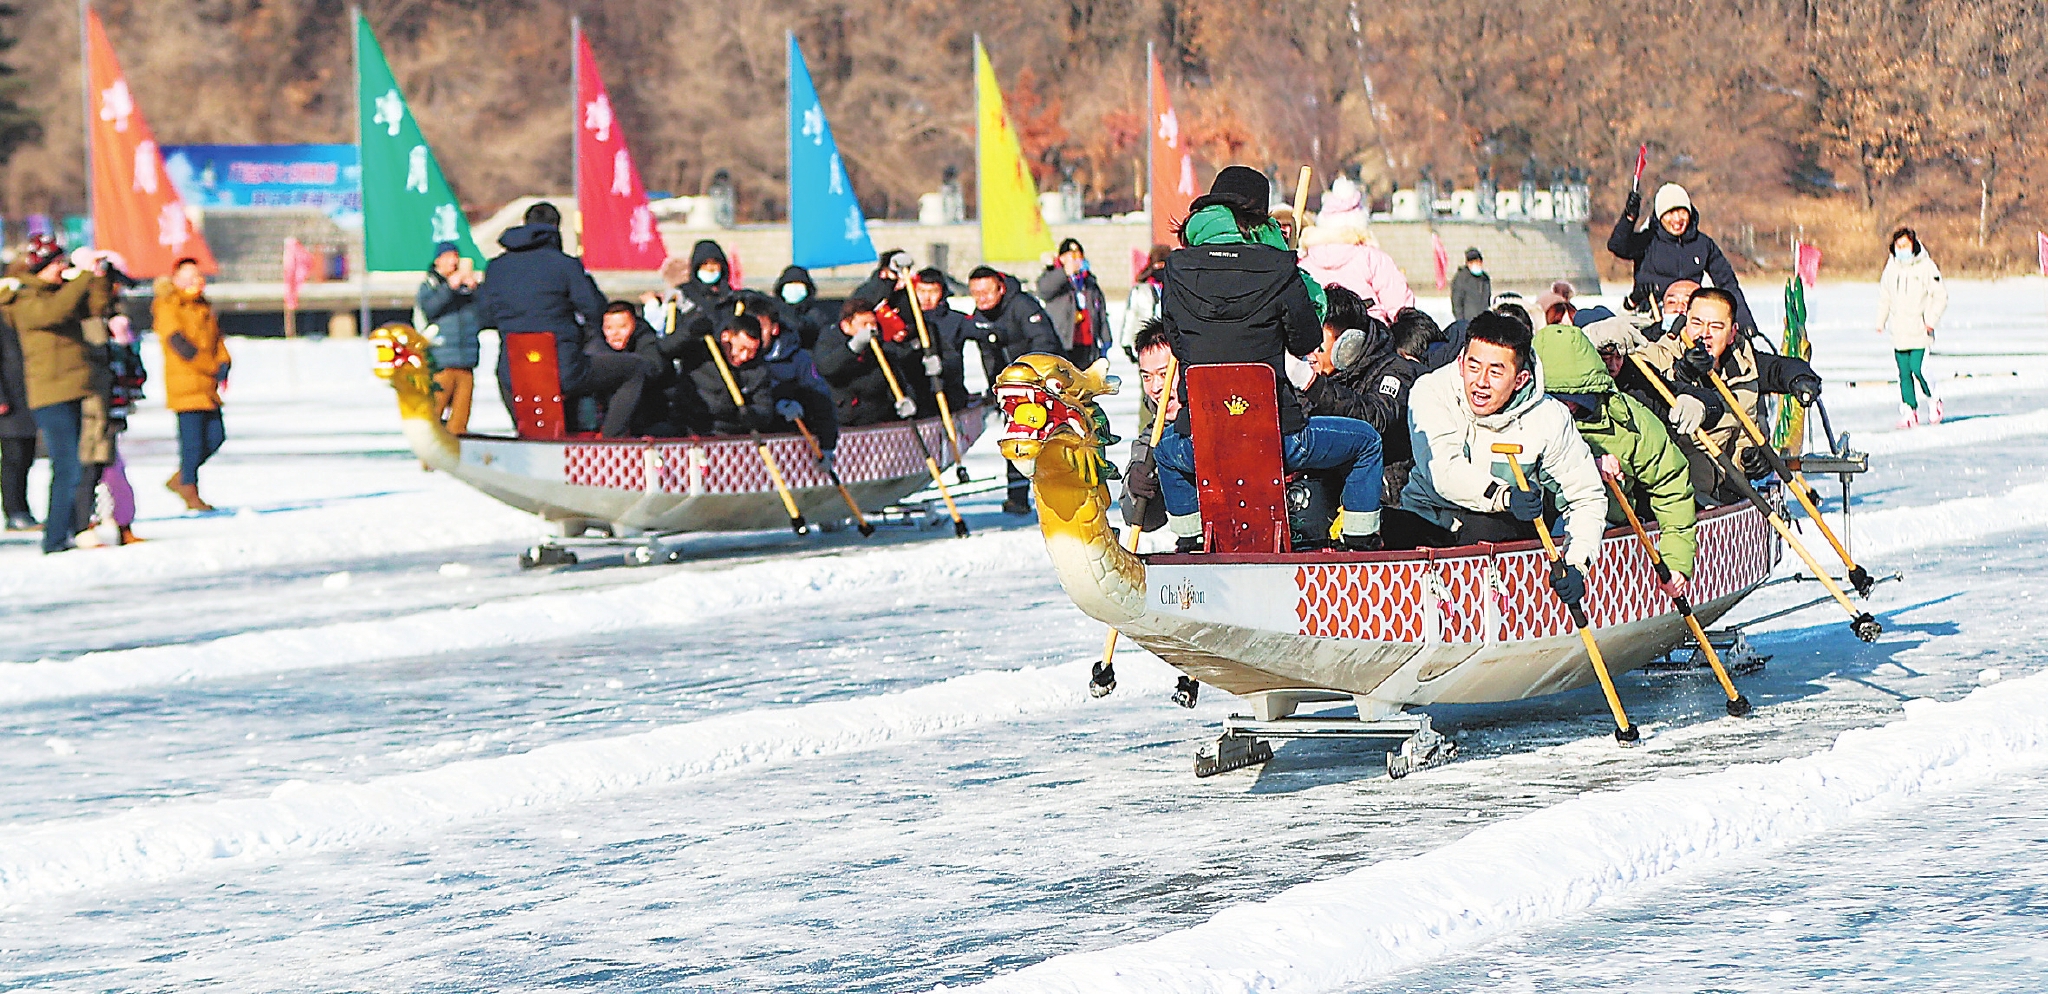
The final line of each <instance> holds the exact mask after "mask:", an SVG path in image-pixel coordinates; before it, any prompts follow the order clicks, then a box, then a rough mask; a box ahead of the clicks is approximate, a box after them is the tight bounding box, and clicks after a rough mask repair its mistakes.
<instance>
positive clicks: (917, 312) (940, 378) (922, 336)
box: [909, 288, 970, 483]
mask: <svg viewBox="0 0 2048 994" xmlns="http://www.w3.org/2000/svg"><path fill="white" fill-rule="evenodd" d="M941 292H943V288H941ZM909 297H910V314H911V317H913V318H914V319H916V321H917V344H918V348H920V349H922V350H923V351H924V357H925V360H926V361H927V362H929V361H930V360H933V359H937V358H938V357H939V353H938V352H937V351H936V350H935V349H933V348H932V334H931V332H930V331H928V330H926V328H925V323H924V307H923V306H922V305H920V304H918V302H917V291H916V290H911V291H910V294H909ZM926 375H927V376H929V377H930V378H931V383H932V396H934V397H936V398H938V401H939V420H940V422H941V423H943V424H944V425H945V426H946V440H947V441H949V442H952V443H953V463H954V465H955V467H956V468H957V470H958V475H959V480H960V482H961V483H967V482H969V479H970V477H968V475H967V465H966V463H967V453H965V452H962V451H961V450H960V429H958V428H955V427H954V426H953V404H952V402H951V401H948V400H947V399H946V379H945V376H944V375H943V374H942V373H933V372H930V371H929V370H927V372H926Z"/></svg>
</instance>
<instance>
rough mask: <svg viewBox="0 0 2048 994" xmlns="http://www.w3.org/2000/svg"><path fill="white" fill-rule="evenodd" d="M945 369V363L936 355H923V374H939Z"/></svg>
mask: <svg viewBox="0 0 2048 994" xmlns="http://www.w3.org/2000/svg"><path fill="white" fill-rule="evenodd" d="M945 371H946V363H945V361H944V360H942V359H940V358H939V357H938V356H937V355H928V356H925V357H924V375H926V376H938V375H939V374H941V373H944V372H945Z"/></svg>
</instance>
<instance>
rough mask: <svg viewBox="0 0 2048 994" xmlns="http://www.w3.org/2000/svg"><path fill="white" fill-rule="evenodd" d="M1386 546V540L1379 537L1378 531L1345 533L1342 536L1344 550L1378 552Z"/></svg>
mask: <svg viewBox="0 0 2048 994" xmlns="http://www.w3.org/2000/svg"><path fill="white" fill-rule="evenodd" d="M1386 547H1387V543H1386V540H1385V539H1382V538H1380V533H1379V532H1373V533H1372V534H1370V535H1349V534H1347V535H1345V536H1344V551H1345V552H1378V551H1380V550H1381V549H1384V548H1386Z"/></svg>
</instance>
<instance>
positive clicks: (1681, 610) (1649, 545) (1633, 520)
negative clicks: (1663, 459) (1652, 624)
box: [1607, 480, 1755, 718]
mask: <svg viewBox="0 0 2048 994" xmlns="http://www.w3.org/2000/svg"><path fill="white" fill-rule="evenodd" d="M1607 489H1608V490H1609V491H1610V492H1612V493H1613V494H1614V500H1615V502H1616V503H1618V504H1620V505H1621V510H1622V513H1624V514H1626V515H1628V526H1629V528H1630V529H1631V530H1633V531H1634V532H1635V533H1636V541H1638V542H1641V543H1642V544H1643V551H1644V552H1647V553H1649V554H1650V565H1652V566H1655V567H1656V568H1657V582H1658V583H1660V584H1663V585H1664V586H1665V587H1666V589H1668V588H1669V586H1670V583H1671V567H1670V566H1668V565H1666V564H1665V562H1664V557H1663V556H1662V555H1660V554H1659V553H1658V552H1657V543H1655V542H1652V541H1650V533H1649V532H1648V531H1647V530H1645V529H1644V528H1643V520H1642V519H1641V518H1638V517H1636V509H1635V506H1634V505H1632V504H1630V503H1629V499H1628V494H1627V493H1626V492H1624V491H1623V490H1622V489H1621V481H1619V480H1608V481H1607ZM1670 596H1671V606H1672V607H1674V608H1677V609H1678V616H1679V617H1681V618H1684V619H1685V627H1686V628H1688V629H1690V630H1691V631H1692V637H1693V641H1694V642H1697V643H1699V647H1700V652H1701V653H1702V654H1704V655H1705V656H1706V657H1707V665H1708V666H1711V667H1713V668H1714V679H1716V680H1719V681H1721V689H1722V690H1723V691H1724V692H1726V693H1727V694H1728V713H1729V714H1731V715H1733V716H1735V717H1737V718H1740V717H1742V716H1743V715H1746V714H1748V713H1750V712H1751V711H1752V710H1755V709H1754V708H1752V707H1751V706H1750V703H1749V698H1747V697H1744V696H1742V694H1741V693H1739V692H1737V691H1736V689H1735V681H1734V680H1732V679H1730V678H1729V677H1728V668H1727V667H1726V666H1723V665H1721V654H1720V653H1718V652H1715V651H1714V643H1713V642H1711V641H1709V640H1708V639H1707V631H1706V629H1704V628H1701V627H1700V619H1698V618H1695V617H1693V614H1692V602H1691V601H1688V600H1686V599H1685V598H1684V597H1682V596H1680V595H1678V594H1671V595H1670Z"/></svg>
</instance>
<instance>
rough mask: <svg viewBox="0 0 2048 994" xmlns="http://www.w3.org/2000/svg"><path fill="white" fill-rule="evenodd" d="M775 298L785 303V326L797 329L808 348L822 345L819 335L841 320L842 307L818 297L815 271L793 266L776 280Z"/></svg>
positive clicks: (799, 338)
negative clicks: (819, 342)
mask: <svg viewBox="0 0 2048 994" xmlns="http://www.w3.org/2000/svg"><path fill="white" fill-rule="evenodd" d="M775 298H776V299H777V300H780V301H781V302H782V310H783V321H782V324H783V326H784V327H785V328H787V329H789V330H792V331H794V332H796V335H797V339H798V341H799V343H800V344H801V345H803V347H804V348H807V349H814V348H817V347H818V335H819V334H820V333H822V332H823V331H824V330H825V329H827V328H830V327H832V325H833V324H834V323H836V322H837V321H838V319H839V309H838V308H836V307H834V306H832V305H831V304H829V303H827V302H826V301H822V300H819V299H818V284H817V281H815V280H813V279H811V271H810V270H808V269H805V268H804V267H802V266H791V267H789V268H788V269H785V270H783V271H782V275H781V276H778V277H776V279H775Z"/></svg>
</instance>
